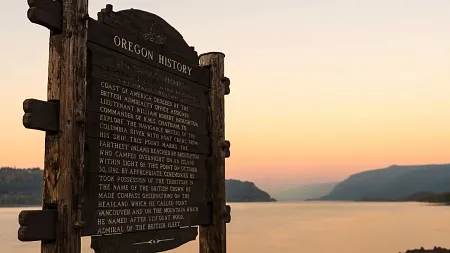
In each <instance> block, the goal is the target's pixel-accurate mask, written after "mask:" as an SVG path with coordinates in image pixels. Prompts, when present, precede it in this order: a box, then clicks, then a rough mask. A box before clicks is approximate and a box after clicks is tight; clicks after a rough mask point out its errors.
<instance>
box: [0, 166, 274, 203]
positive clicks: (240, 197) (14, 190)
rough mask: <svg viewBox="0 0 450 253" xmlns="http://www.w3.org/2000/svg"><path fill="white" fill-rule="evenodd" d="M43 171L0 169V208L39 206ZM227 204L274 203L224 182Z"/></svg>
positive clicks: (250, 188) (254, 190) (242, 184)
mask: <svg viewBox="0 0 450 253" xmlns="http://www.w3.org/2000/svg"><path fill="white" fill-rule="evenodd" d="M42 177H43V171H42V170H40V169H39V168H31V169H15V168H0V206H16V205H41V198H42V197H41V195H42V182H43V181H42V180H43V178H42ZM225 187H226V201H227V202H268V201H276V200H275V199H273V198H272V197H271V196H270V195H269V194H268V193H267V192H265V191H263V190H261V189H259V188H258V187H256V185H255V184H254V183H252V182H246V181H239V180H234V179H229V180H226V181H225Z"/></svg>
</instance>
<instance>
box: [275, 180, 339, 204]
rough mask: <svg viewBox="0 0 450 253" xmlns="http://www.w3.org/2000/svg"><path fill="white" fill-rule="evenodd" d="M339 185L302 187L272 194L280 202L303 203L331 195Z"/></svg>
mask: <svg viewBox="0 0 450 253" xmlns="http://www.w3.org/2000/svg"><path fill="white" fill-rule="evenodd" d="M337 184H338V182H329V183H317V184H307V185H300V186H298V187H295V188H292V189H289V190H284V191H279V192H274V193H272V196H273V197H274V198H276V199H277V200H278V201H303V200H307V199H315V198H320V197H322V196H324V195H327V194H329V193H330V192H331V191H332V190H333V188H334V187H335V186H336V185H337Z"/></svg>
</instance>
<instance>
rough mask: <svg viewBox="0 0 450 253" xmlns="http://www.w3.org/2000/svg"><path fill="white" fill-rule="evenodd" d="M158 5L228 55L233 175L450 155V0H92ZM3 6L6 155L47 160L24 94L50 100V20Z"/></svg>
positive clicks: (332, 176) (277, 175) (292, 174)
mask: <svg viewBox="0 0 450 253" xmlns="http://www.w3.org/2000/svg"><path fill="white" fill-rule="evenodd" d="M107 3H111V4H113V5H114V9H115V10H120V9H128V8H137V9H143V10H147V11H149V12H153V13H155V14H157V15H159V16H161V17H162V18H164V19H165V20H166V21H168V22H169V23H170V24H171V25H172V26H174V27H175V28H176V29H177V30H178V31H179V32H180V33H181V34H182V35H183V36H184V38H185V39H186V41H187V42H188V43H189V44H190V45H192V46H195V48H196V50H197V52H199V53H204V52H208V51H221V52H224V53H225V54H226V58H225V63H226V66H225V72H226V76H228V77H229V78H230V80H231V94H230V95H228V96H227V97H226V138H227V139H228V140H230V141H231V158H229V159H228V160H227V167H226V170H227V177H228V178H236V179H242V180H251V181H255V182H256V183H257V184H258V185H260V186H262V187H265V188H266V189H273V188H274V187H276V186H279V185H283V186H289V185H295V184H300V183H312V182H320V181H328V180H341V179H344V178H345V177H346V176H348V175H349V174H351V173H354V172H357V171H361V170H367V169H374V168H380V167H386V166H389V165H391V164H425V163H447V162H450V85H449V81H450V32H449V29H450V1H448V0H432V1H430V0H376V1H375V0H365V1H356V0H353V1H350V0H348V1H344V0H341V1H331V0H314V1H293V0H277V1H263V0H245V1H242V0H233V1H231V0H227V1H206V0H190V1H183V0H161V1H148V0H147V1H126V0H122V1H119V0H111V1H108V2H106V1H99V0H93V1H90V8H89V10H90V15H91V16H92V17H96V13H97V12H98V11H100V9H101V8H104V6H105V5H106V4H107ZM27 9H28V6H27V1H26V0H20V1H16V0H14V1H6V2H5V3H4V4H3V7H2V8H1V11H0V12H1V15H0V38H1V40H0V43H1V44H0V45H1V46H0V55H1V58H0V59H1V60H0V65H1V66H0V67H1V69H2V70H1V81H2V82H3V84H2V87H3V88H2V92H1V93H0V96H1V97H0V114H1V118H2V122H1V129H2V131H1V133H0V143H1V145H0V153H1V157H0V165H3V166H17V167H29V166H40V167H42V164H43V152H44V142H43V140H44V134H43V133H41V132H39V131H34V130H27V129H25V128H24V127H23V126H22V115H23V111H22V101H23V100H24V99H26V98H37V99H44V100H45V99H46V87H47V85H46V81H47V59H48V33H49V32H48V30H47V29H46V28H43V27H40V26H38V25H35V24H32V23H31V22H30V21H28V19H27V17H26V12H27Z"/></svg>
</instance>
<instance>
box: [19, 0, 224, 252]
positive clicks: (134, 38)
mask: <svg viewBox="0 0 450 253" xmlns="http://www.w3.org/2000/svg"><path fill="white" fill-rule="evenodd" d="M28 5H29V6H30V9H29V10H28V19H29V20H30V21H31V22H32V23H35V24H38V25H41V26H44V27H46V28H48V29H50V31H51V33H50V50H49V68H48V74H49V76H48V96H47V101H40V100H36V99H27V100H25V101H24V112H25V115H24V118H23V125H24V126H25V127H26V128H28V129H35V130H40V131H45V132H46V138H45V158H44V161H45V167H44V169H45V171H44V188H43V194H42V199H43V208H42V209H43V210H26V211H22V212H21V213H20V214H19V224H20V228H19V231H18V239H19V240H20V241H24V242H25V241H42V247H41V249H42V250H41V251H42V252H44V253H80V252H81V237H82V236H92V243H91V247H92V248H93V249H94V250H95V252H97V253H139V252H161V251H166V250H169V249H173V248H176V247H179V246H181V245H183V244H185V243H187V242H188V241H192V240H195V238H196V236H197V234H198V229H197V226H198V225H202V226H209V225H211V224H212V225H211V227H208V228H206V227H205V228H204V231H206V232H205V233H204V234H205V237H204V238H206V239H202V240H201V241H203V242H204V243H203V244H202V245H206V246H205V247H204V248H205V249H206V251H204V252H217V253H218V252H225V223H228V222H230V219H231V218H230V217H231V216H230V207H229V206H225V184H224V182H225V181H224V180H225V173H224V158H225V157H229V146H230V144H229V142H228V141H225V140H224V110H223V104H224V99H223V96H224V94H228V93H229V87H228V86H229V80H228V78H225V77H223V57H224V55H223V54H221V53H213V54H207V55H205V56H203V57H202V59H204V60H202V62H203V63H204V64H203V66H205V67H203V66H199V57H198V54H197V52H196V51H195V50H194V47H190V46H189V45H188V44H187V43H186V42H185V41H184V39H183V37H182V36H181V34H179V33H178V31H176V30H175V29H174V28H173V27H172V26H171V25H169V24H168V23H167V22H166V21H164V20H163V19H162V18H160V17H158V16H156V15H154V14H152V13H149V12H146V11H142V10H137V9H128V10H122V11H117V12H116V11H113V7H112V5H110V4H108V5H106V8H104V9H102V10H101V11H100V12H99V13H98V14H97V16H98V20H94V19H92V18H90V17H89V16H88V8H87V7H88V6H87V0H61V1H58V0H56V1H54V0H28ZM207 68H209V70H208V69H207ZM210 77H211V78H210ZM211 83H212V87H211ZM210 100H211V101H210ZM211 147H212V148H211ZM208 171H209V172H208ZM217 183H218V184H217ZM205 189H206V191H205ZM213 212H214V222H212V219H211V217H212V214H213ZM218 237H220V239H218V240H217V239H215V238H218ZM205 243H206V244H205ZM208 245H209V246H208Z"/></svg>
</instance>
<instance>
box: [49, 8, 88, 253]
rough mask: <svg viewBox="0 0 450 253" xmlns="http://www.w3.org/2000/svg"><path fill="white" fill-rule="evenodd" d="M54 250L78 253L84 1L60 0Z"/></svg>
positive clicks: (81, 152) (83, 72) (85, 37)
mask: <svg viewBox="0 0 450 253" xmlns="http://www.w3.org/2000/svg"><path fill="white" fill-rule="evenodd" d="M62 13H63V17H62V20H63V27H62V53H61V86H60V98H59V100H60V124H59V125H60V136H59V147H60V148H59V165H60V168H59V178H58V183H57V192H58V195H59V196H58V207H57V208H58V218H57V220H58V226H57V238H56V248H57V249H56V252H57V253H80V252H81V231H80V229H79V228H77V227H75V225H77V224H80V223H82V221H81V200H82V199H81V196H82V186H83V158H84V124H83V122H84V111H85V100H86V99H85V97H86V92H85V89H86V72H87V68H86V66H87V45H86V42H87V17H88V16H87V15H88V1H87V0H63V1H62Z"/></svg>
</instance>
